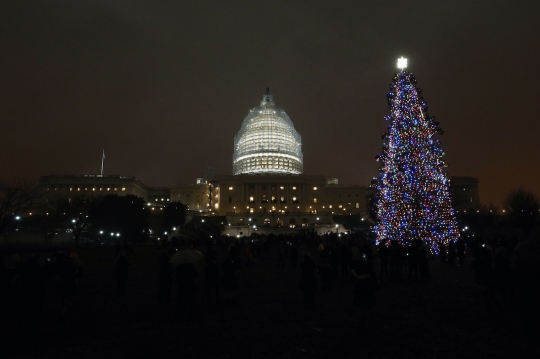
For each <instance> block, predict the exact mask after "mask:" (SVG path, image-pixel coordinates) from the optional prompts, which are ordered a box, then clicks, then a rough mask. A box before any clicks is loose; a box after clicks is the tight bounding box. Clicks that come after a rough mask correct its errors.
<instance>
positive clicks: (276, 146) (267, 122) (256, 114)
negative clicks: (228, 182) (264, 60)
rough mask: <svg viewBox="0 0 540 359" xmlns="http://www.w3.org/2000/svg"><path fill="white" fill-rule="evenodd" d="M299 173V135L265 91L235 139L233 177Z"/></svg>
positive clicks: (300, 163) (300, 144)
mask: <svg viewBox="0 0 540 359" xmlns="http://www.w3.org/2000/svg"><path fill="white" fill-rule="evenodd" d="M302 172H303V155H302V143H301V137H300V134H299V133H298V132H297V131H296V130H295V128H294V124H293V123H292V121H291V119H290V118H289V116H287V114H286V113H285V111H283V109H281V108H279V107H277V106H276V105H275V103H274V100H273V97H272V95H270V94H269V93H268V91H267V93H266V95H264V96H263V100H262V101H261V103H260V106H258V107H256V108H254V109H252V110H251V111H250V112H249V114H248V115H247V116H246V118H245V119H244V121H243V122H242V127H241V128H240V131H238V133H237V134H236V136H235V138H234V153H233V173H234V174H235V175H238V174H243V173H282V174H301V173H302ZM280 188H281V189H283V188H282V187H280Z"/></svg>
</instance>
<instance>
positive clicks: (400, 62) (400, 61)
mask: <svg viewBox="0 0 540 359" xmlns="http://www.w3.org/2000/svg"><path fill="white" fill-rule="evenodd" d="M397 67H398V68H399V69H401V71H403V69H405V68H407V59H406V58H405V57H403V56H401V57H400V58H399V59H398V60H397Z"/></svg>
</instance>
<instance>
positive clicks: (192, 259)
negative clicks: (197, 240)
mask: <svg viewBox="0 0 540 359" xmlns="http://www.w3.org/2000/svg"><path fill="white" fill-rule="evenodd" d="M203 257H204V255H203V254H202V253H201V252H199V251H196V250H194V249H186V250H184V251H180V252H176V253H175V254H174V255H173V256H172V258H171V260H170V261H169V262H170V263H172V264H184V263H196V262H198V261H200V260H201V259H203Z"/></svg>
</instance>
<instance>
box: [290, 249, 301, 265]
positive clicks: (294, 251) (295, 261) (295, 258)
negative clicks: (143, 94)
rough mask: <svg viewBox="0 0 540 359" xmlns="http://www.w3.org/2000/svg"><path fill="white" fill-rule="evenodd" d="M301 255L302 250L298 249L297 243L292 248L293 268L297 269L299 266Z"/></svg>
mask: <svg viewBox="0 0 540 359" xmlns="http://www.w3.org/2000/svg"><path fill="white" fill-rule="evenodd" d="M299 255H300V251H299V250H298V245H297V244H296V243H295V244H294V245H293V246H292V248H291V266H292V269H293V270H296V268H298V256H299Z"/></svg>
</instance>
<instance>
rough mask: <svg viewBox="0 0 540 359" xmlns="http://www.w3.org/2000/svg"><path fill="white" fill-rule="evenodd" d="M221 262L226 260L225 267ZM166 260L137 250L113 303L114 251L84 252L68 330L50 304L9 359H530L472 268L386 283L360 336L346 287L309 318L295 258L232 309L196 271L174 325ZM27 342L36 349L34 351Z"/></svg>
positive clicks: (268, 265)
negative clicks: (37, 333) (184, 315)
mask: <svg viewBox="0 0 540 359" xmlns="http://www.w3.org/2000/svg"><path fill="white" fill-rule="evenodd" d="M312 250H313V251H315V248H312ZM224 253H225V249H222V250H221V251H220V253H219V259H220V260H221V259H222V258H223V257H224V255H225V254H224ZM159 255H160V250H159V249H156V248H153V247H151V246H141V247H135V248H134V253H133V254H130V255H129V257H128V260H129V262H130V267H129V279H128V289H127V295H125V296H124V297H121V298H117V297H116V296H115V285H116V284H115V271H114V264H115V258H114V248H110V247H107V248H85V249H81V250H79V257H80V259H81V260H82V262H83V266H84V269H85V274H84V277H83V278H82V279H81V280H80V281H79V284H78V294H77V296H76V297H75V298H73V299H72V302H71V303H70V308H69V311H68V314H67V321H65V322H60V321H59V320H57V319H56V318H57V317H56V316H55V307H56V300H57V297H55V295H54V294H51V295H50V296H49V298H48V300H47V303H46V308H47V317H46V323H45V325H44V330H43V334H42V336H41V338H30V337H26V336H24V335H21V334H19V335H18V336H17V338H11V340H10V341H11V344H14V343H16V345H15V346H16V350H15V351H12V352H11V353H10V355H9V357H10V358H18V357H28V358H110V357H114V358H148V357H158V358H159V357H171V356H176V357H179V358H300V357H305V358H335V357H341V358H353V357H355V358H358V357H364V358H455V357H459V358H509V357H512V358H530V357H534V356H533V354H532V353H534V350H533V347H534V346H533V345H532V343H530V342H527V340H526V339H524V337H523V336H522V335H521V333H520V331H519V321H518V320H517V315H516V314H515V313H513V312H509V313H505V314H490V313H488V312H487V310H486V309H485V307H484V305H483V303H482V301H481V298H480V294H479V291H478V288H477V287H476V285H475V283H474V279H473V276H472V272H471V268H470V263H469V260H468V261H467V262H466V263H465V264H464V265H463V266H449V265H447V264H443V263H440V262H438V261H437V260H436V259H435V258H434V259H432V260H430V269H431V278H430V279H428V280H422V279H403V280H401V281H395V282H394V281H382V282H381V289H380V291H379V292H378V293H377V299H378V303H377V306H376V307H375V314H374V316H375V319H374V321H373V323H372V324H371V325H369V326H368V327H365V326H362V325H361V324H359V320H358V312H357V311H356V310H355V308H353V307H352V305H351V303H352V294H353V291H352V285H351V283H350V281H349V280H344V279H340V278H337V279H336V280H335V281H334V283H333V288H332V291H331V292H320V291H319V292H318V293H317V297H316V300H315V308H314V310H312V311H306V310H304V309H303V306H302V297H301V292H300V290H299V288H298V283H299V280H300V274H301V272H300V270H297V271H293V269H292V268H291V266H290V263H289V258H286V260H287V261H286V267H285V269H278V268H277V266H276V264H277V259H276V256H275V251H273V250H272V251H270V253H269V254H268V256H266V257H264V258H261V259H260V260H259V261H258V262H257V263H256V264H255V266H253V267H252V268H245V267H244V268H242V269H240V270H239V271H238V272H237V276H238V282H239V286H240V289H239V291H238V293H237V300H236V305H235V306H233V307H232V308H228V307H225V306H223V305H222V306H220V307H218V308H217V309H214V310H209V309H208V306H207V303H206V298H205V285H204V278H203V277H204V276H203V272H202V266H203V263H199V264H198V266H197V269H198V272H199V277H198V291H197V293H196V301H195V302H196V304H195V309H196V313H197V314H196V318H197V319H196V321H195V322H194V323H192V324H178V323H175V321H174V319H173V314H174V309H175V305H174V304H175V301H174V299H173V301H172V304H171V305H170V306H159V305H158V304H157V286H158V261H159V259H158V258H159ZM314 259H317V257H316V254H315V253H314ZM319 279H320V278H319ZM174 296H175V289H174V290H173V297H174ZM31 342H36V343H38V345H36V346H34V349H29V346H28V344H29V343H31ZM13 346H14V345H10V346H9V347H11V348H12V349H13Z"/></svg>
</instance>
